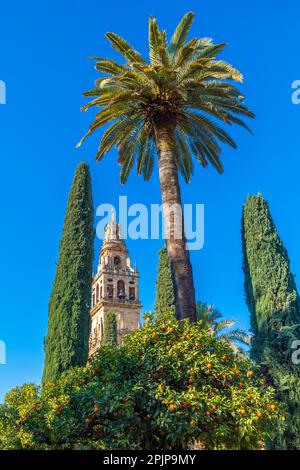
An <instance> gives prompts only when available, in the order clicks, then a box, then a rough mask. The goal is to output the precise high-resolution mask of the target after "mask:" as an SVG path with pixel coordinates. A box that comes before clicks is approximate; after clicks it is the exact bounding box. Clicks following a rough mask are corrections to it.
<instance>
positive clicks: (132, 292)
mask: <svg viewBox="0 0 300 470" xmlns="http://www.w3.org/2000/svg"><path fill="white" fill-rule="evenodd" d="M129 300H135V288H134V287H129Z"/></svg>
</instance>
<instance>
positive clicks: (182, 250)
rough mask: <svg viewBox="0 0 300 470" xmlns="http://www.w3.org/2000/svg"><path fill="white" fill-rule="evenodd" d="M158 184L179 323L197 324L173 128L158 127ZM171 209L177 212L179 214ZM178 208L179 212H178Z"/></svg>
mask: <svg viewBox="0 0 300 470" xmlns="http://www.w3.org/2000/svg"><path fill="white" fill-rule="evenodd" d="M155 139H156V148H157V153H158V168H159V182H160V190H161V195H162V202H163V216H164V227H165V236H166V242H167V250H168V254H169V258H170V264H171V271H172V277H173V285H174V294H175V313H176V317H177V319H178V320H183V319H185V318H188V319H189V320H190V321H192V322H194V321H196V303H195V288H194V281H193V273H192V266H191V262H190V256H189V252H188V251H187V249H186V240H185V235H184V220H183V211H182V202H181V193H180V187H179V181H178V172H177V165H176V160H175V143H174V127H173V126H172V125H162V126H157V127H156V131H155ZM171 208H173V209H175V210H177V212H176V214H175V212H174V211H172V210H170V209H171ZM178 209H179V210H178Z"/></svg>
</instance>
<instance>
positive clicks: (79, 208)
mask: <svg viewBox="0 0 300 470" xmlns="http://www.w3.org/2000/svg"><path fill="white" fill-rule="evenodd" d="M93 217H94V213H93V201H92V193H91V180H90V174H89V169H88V167H87V165H86V164H85V163H81V164H80V165H79V166H78V168H77V170H76V173H75V176H74V180H73V184H72V188H71V191H70V194H69V199H68V205H67V210H66V216H65V221H64V228H63V233H62V239H61V242H60V247H59V258H58V263H57V269H56V275H55V280H54V285H53V290H52V294H51V298H50V302H49V320H48V335H47V338H46V341H45V368H44V375H43V382H44V383H46V382H48V381H53V380H56V379H57V378H59V377H60V375H61V373H62V372H63V371H65V370H67V369H68V368H69V367H72V366H76V365H85V364H86V361H87V356H88V338H89V330H90V316H89V309H90V297H91V282H92V264H93V240H94V229H93Z"/></svg>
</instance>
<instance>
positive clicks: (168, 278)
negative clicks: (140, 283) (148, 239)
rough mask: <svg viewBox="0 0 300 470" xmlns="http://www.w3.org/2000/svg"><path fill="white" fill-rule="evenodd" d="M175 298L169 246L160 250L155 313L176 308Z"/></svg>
mask: <svg viewBox="0 0 300 470" xmlns="http://www.w3.org/2000/svg"><path fill="white" fill-rule="evenodd" d="M174 304H175V298H174V287H173V281H172V273H171V266H170V260H169V255H168V250H167V247H166V246H164V247H163V248H162V249H161V250H160V252H159V262H158V273H157V279H156V299H155V313H156V314H157V315H159V314H162V313H163V312H168V311H170V310H174Z"/></svg>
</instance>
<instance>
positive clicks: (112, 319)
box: [101, 311, 117, 346]
mask: <svg viewBox="0 0 300 470" xmlns="http://www.w3.org/2000/svg"><path fill="white" fill-rule="evenodd" d="M116 344H117V319H116V315H115V313H114V312H112V311H110V312H107V313H106V314H105V315H104V324H103V338H102V342H101V346H114V345H116Z"/></svg>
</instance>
